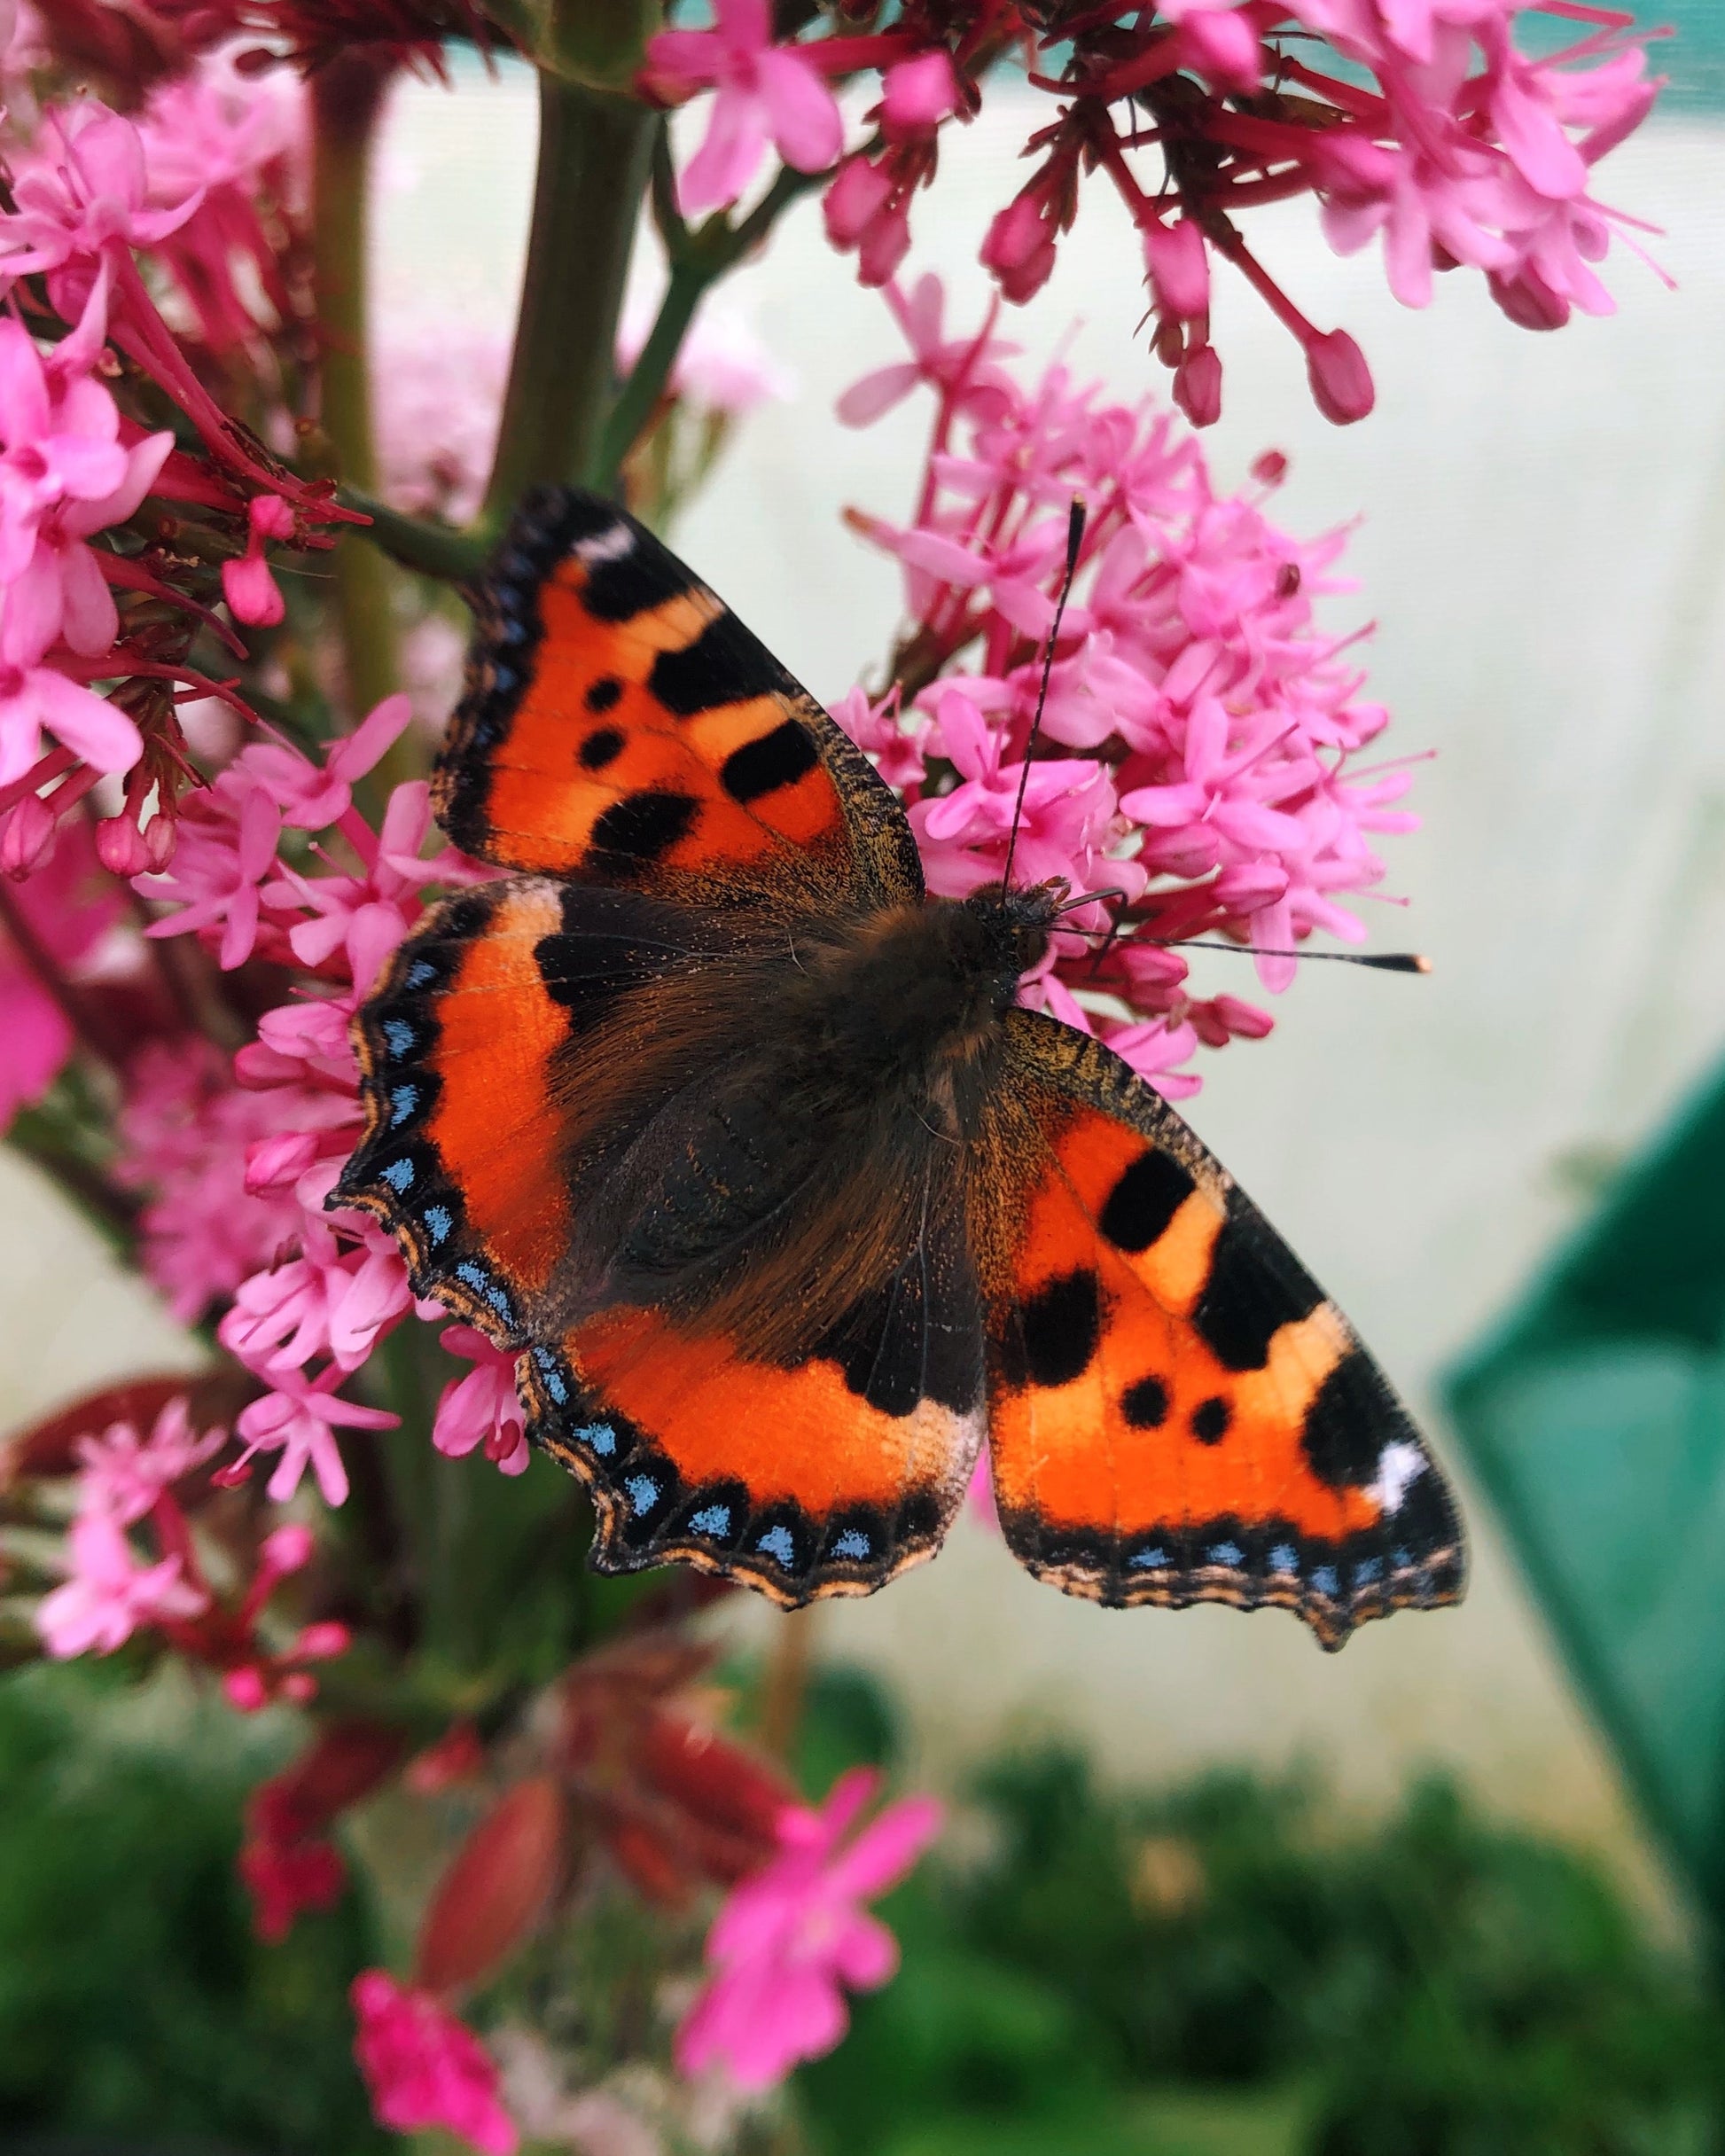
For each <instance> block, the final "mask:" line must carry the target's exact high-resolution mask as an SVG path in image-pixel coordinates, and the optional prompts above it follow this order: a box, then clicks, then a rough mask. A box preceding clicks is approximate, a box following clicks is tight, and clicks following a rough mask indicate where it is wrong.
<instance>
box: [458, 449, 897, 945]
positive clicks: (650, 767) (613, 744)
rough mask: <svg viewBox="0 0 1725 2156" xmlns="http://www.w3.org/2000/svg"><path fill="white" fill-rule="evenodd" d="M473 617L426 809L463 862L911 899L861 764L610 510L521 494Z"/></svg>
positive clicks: (657, 881)
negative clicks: (460, 684)
mask: <svg viewBox="0 0 1725 2156" xmlns="http://www.w3.org/2000/svg"><path fill="white" fill-rule="evenodd" d="M475 612H476V617H477V621H478V629H477V634H476V636H475V638H474V642H473V646H472V652H471V654H470V657H469V661H468V674H467V689H466V693H465V694H464V697H463V699H462V701H461V703H460V705H459V707H457V711H456V713H455V716H454V718H453V720H452V721H451V723H450V729H449V742H448V745H447V746H446V747H445V749H444V751H443V754H442V755H441V757H440V758H439V761H438V767H437V773H436V777H435V778H434V780H433V797H432V798H433V806H434V807H435V808H436V810H437V814H438V818H439V820H440V822H441V824H442V825H443V827H444V829H445V830H446V831H447V832H449V836H450V837H451V838H452V839H453V840H455V842H456V843H457V846H460V847H461V848H464V850H465V851H466V852H468V853H470V854H472V855H475V856H476V857H477V858H478V859H480V860H481V861H489V862H494V863H496V864H497V866H499V867H500V868H508V869H524V870H529V871H535V872H538V873H542V874H548V875H554V876H560V877H570V878H576V879H581V880H582V881H585V882H589V883H599V884H611V885H618V886H621V887H625V888H629V889H637V890H652V891H656V892H659V893H661V894H667V895H674V896H676V897H679V898H682V899H684V900H686V901H688V902H692V903H701V902H714V901H716V902H720V903H722V904H725V905H732V906H734V905H736V904H738V902H754V903H757V904H761V903H766V904H772V905H776V906H778V907H782V908H788V909H789V910H792V911H806V910H809V909H810V908H812V907H818V906H820V905H822V904H823V903H824V904H831V903H845V902H863V903H866V902H874V903H876V904H879V903H881V902H887V901H892V900H895V899H903V900H909V901H916V900H919V899H920V898H921V896H922V894H923V879H922V869H921V865H920V863H919V861H918V859H917V847H916V841H915V840H914V839H913V838H912V837H911V834H910V831H909V826H908V824H906V823H905V820H904V816H903V813H902V810H901V809H900V808H899V806H898V803H897V802H896V801H895V800H894V797H893V794H892V792H891V789H890V788H889V787H887V786H886V784H885V783H884V782H883V781H882V779H881V778H880V777H879V776H878V773H877V772H876V771H875V769H874V768H873V766H872V765H871V764H870V762H869V760H868V758H867V757H866V756H864V755H863V754H862V752H861V750H859V749H858V748H857V747H856V746H855V744H854V743H853V742H852V741H851V740H850V738H849V737H848V736H847V734H845V733H844V732H843V730H841V729H840V728H839V726H837V725H836V724H835V723H833V721H832V720H831V718H829V717H828V715H826V713H825V712H824V711H823V710H822V709H821V707H820V706H819V705H818V704H817V703H816V701H815V699H814V698H813V697H811V696H810V695H809V693H808V691H807V690H806V689H804V688H803V687H802V686H801V685H800V684H799V683H798V682H796V681H795V680H793V679H792V676H790V675H789V674H787V673H786V672H785V670H784V668H783V667H782V666H780V664H779V663H778V661H777V660H776V659H775V658H774V657H773V656H772V654H771V653H770V652H769V651H768V650H767V648H766V646H765V645H764V644H761V642H760V641H759V640H758V639H757V638H756V637H753V636H752V635H751V634H750V633H749V631H748V630H747V629H745V628H744V627H743V625H742V623H741V622H740V621H738V619H737V617H736V615H735V614H733V613H731V612H730V609H729V608H728V607H727V606H725V605H723V604H722V602H721V601H720V600H718V599H717V598H714V595H713V593H712V592H711V591H709V590H707V588H706V585H705V584H703V583H701V582H699V581H698V580H697V579H696V578H695V577H694V576H692V575H691V574H690V572H689V571H688V569H686V568H685V567H684V566H683V564H682V562H680V561H679V560H678V559H676V557H675V555H674V554H672V553H670V552H669V551H667V549H666V548H665V547H663V546H661V545H660V543H659V541H658V540H657V539H655V538H654V537H653V535H652V533H651V532H650V531H648V530H647V529H646V527H645V526H644V525H642V524H638V523H636V520H635V519H634V518H633V517H631V516H628V514H626V513H625V512H623V511H622V510H620V509H618V508H617V507H616V506H615V505H614V504H613V503H610V502H607V501H605V500H603V499H601V498H600V497H599V496H597V495H589V494H581V493H576V492H573V491H571V490H568V489H565V488H539V489H537V490H536V491H535V492H534V493H533V494H530V495H529V496H527V498H526V499H525V500H524V501H523V503H522V504H521V506H520V508H519V510H518V511H517V512H516V515H515V518H514V520H513V522H512V523H511V527H510V529H509V532H508V535H506V537H505V538H504V540H503V544H502V545H501V546H500V547H499V549H498V551H497V552H496V556H495V557H494V559H493V560H492V563H491V565H490V567H489V568H488V572H487V574H486V578H485V581H484V582H483V584H482V585H481V587H480V591H479V593H478V595H477V597H476V599H475Z"/></svg>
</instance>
